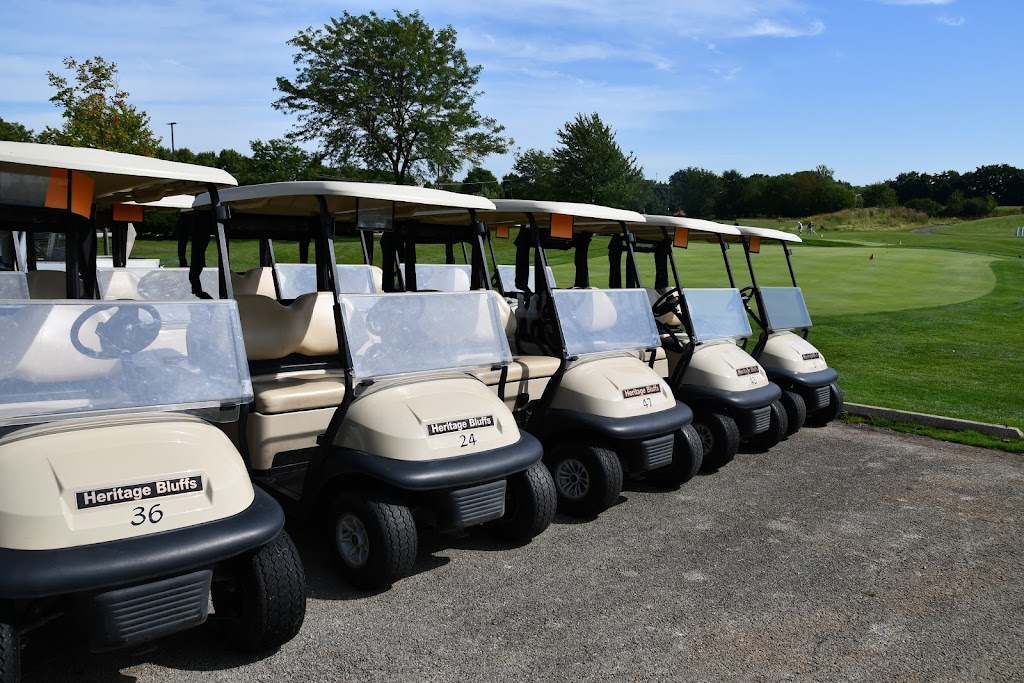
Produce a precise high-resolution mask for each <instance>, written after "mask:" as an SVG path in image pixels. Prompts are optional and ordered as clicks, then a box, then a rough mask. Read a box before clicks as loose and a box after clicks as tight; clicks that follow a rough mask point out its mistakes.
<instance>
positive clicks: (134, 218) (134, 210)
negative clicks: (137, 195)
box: [114, 204, 142, 223]
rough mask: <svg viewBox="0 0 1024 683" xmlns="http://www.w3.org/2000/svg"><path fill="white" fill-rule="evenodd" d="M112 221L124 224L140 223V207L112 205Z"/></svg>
mask: <svg viewBox="0 0 1024 683" xmlns="http://www.w3.org/2000/svg"><path fill="white" fill-rule="evenodd" d="M114 220H115V221H122V222H124V223H128V222H131V223H141V222H142V207H141V206H138V205H128V204H114Z"/></svg>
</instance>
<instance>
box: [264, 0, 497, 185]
mask: <svg viewBox="0 0 1024 683" xmlns="http://www.w3.org/2000/svg"><path fill="white" fill-rule="evenodd" d="M288 43H289V44H290V45H292V46H293V47H295V48H296V49H297V50H298V52H296V53H295V55H294V59H293V61H294V63H295V64H296V70H297V74H296V76H295V78H294V80H289V79H287V78H278V79H277V89H278V90H279V91H280V92H281V93H282V96H281V97H280V98H279V99H278V100H277V101H276V102H274V108H275V109H278V110H280V111H283V112H285V113H289V114H296V115H297V117H298V122H297V123H296V124H295V126H294V127H293V130H292V131H291V132H290V133H289V134H288V137H289V139H292V140H300V141H316V142H318V144H319V145H320V150H321V152H322V153H323V156H324V157H325V158H327V159H330V160H331V161H333V162H338V163H349V162H352V161H360V162H362V163H363V164H364V165H365V166H367V167H368V168H370V169H374V170H380V169H389V170H390V171H391V172H392V174H393V176H394V181H395V182H396V183H399V184H401V183H408V182H410V181H412V180H413V179H414V178H415V177H417V176H421V177H422V175H423V174H425V173H426V172H427V170H428V168H429V169H432V170H433V171H434V175H435V176H436V177H441V176H446V175H447V176H450V175H451V173H453V172H454V171H456V170H458V169H459V168H461V167H462V166H463V164H464V163H466V162H469V163H470V164H472V165H478V164H479V163H480V161H482V159H483V158H484V157H486V156H487V155H489V154H494V153H498V154H501V153H504V152H506V151H507V150H508V149H509V147H510V145H511V143H512V141H511V140H510V139H508V138H506V137H504V136H502V135H501V133H502V131H504V127H503V126H500V125H498V123H497V122H496V121H495V120H494V119H492V118H489V117H485V116H483V115H481V114H480V113H479V112H477V111H476V109H475V100H476V97H477V96H479V95H480V94H481V93H479V92H476V91H474V88H475V87H476V85H477V82H478V81H479V78H480V71H481V68H482V67H480V66H470V65H469V63H468V62H467V60H466V54H465V53H464V52H463V51H462V50H461V49H459V48H458V47H457V46H456V34H455V30H454V29H453V28H452V27H451V26H447V27H445V28H443V29H441V30H439V31H434V30H433V29H431V28H430V27H429V26H428V25H427V24H426V22H425V21H423V19H422V18H421V17H420V14H419V12H413V13H412V14H409V15H404V14H402V13H401V12H398V11H396V12H395V18H394V19H393V20H392V19H383V18H380V17H378V16H377V14H376V12H370V13H369V14H368V15H360V16H354V15H351V14H349V13H348V12H343V13H342V17H341V18H340V19H337V18H333V19H331V23H329V24H326V25H325V26H324V27H323V28H318V29H314V28H312V27H310V28H308V29H306V30H304V31H299V33H298V35H296V36H295V37H294V38H292V39H291V40H290V41H288Z"/></svg>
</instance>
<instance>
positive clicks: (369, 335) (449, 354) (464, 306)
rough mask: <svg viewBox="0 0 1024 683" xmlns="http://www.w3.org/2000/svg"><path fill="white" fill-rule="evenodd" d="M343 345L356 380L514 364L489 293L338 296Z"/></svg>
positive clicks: (493, 299) (501, 324) (497, 311)
mask: <svg viewBox="0 0 1024 683" xmlns="http://www.w3.org/2000/svg"><path fill="white" fill-rule="evenodd" d="M338 298H339V300H340V302H341V310H342V318H343V322H344V325H345V341H346V343H347V344H348V348H349V352H350V354H351V357H352V366H353V373H354V374H355V376H356V377H358V378H359V379H360V380H365V379H372V378H375V377H382V376H387V375H401V374H407V373H417V372H431V371H437V370H448V369H464V368H473V367H479V366H494V365H504V364H507V363H510V362H511V361H512V352H511V350H510V349H509V346H508V340H507V339H506V338H505V326H504V323H503V321H502V317H501V312H500V310H499V309H498V300H497V297H496V296H495V295H494V294H493V293H492V292H489V291H475V292H428V293H415V292H410V293H394V294H361V295H359V294H353V295H345V294H342V295H341V296H340V297H338Z"/></svg>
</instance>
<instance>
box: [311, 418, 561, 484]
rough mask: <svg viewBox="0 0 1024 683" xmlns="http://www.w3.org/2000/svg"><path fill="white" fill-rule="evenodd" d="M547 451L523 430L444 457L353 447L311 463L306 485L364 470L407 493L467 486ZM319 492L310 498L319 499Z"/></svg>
mask: <svg viewBox="0 0 1024 683" xmlns="http://www.w3.org/2000/svg"><path fill="white" fill-rule="evenodd" d="M543 455H544V450H543V448H542V447H541V445H540V442H539V441H537V439H535V438H534V437H532V436H531V435H529V434H527V433H526V432H523V431H520V433H519V441H517V442H515V443H513V444H509V445H508V446H502V447H501V448H492V449H490V450H486V451H482V452H480V453H473V454H472V455H462V456H457V457H454V458H443V459H440V460H426V461H410V460H394V459H392V458H385V457H382V456H379V455H372V454H370V453H366V452H364V451H357V450H355V449H351V448H337V447H335V448H329V449H324V450H323V451H322V455H320V456H319V457H317V458H316V459H315V460H314V461H313V462H311V463H310V467H309V470H308V472H307V474H306V484H305V488H306V490H309V491H315V492H316V494H319V492H320V489H322V487H323V486H324V485H325V484H326V483H327V482H329V481H330V480H332V479H333V478H334V477H336V476H338V475H344V474H359V475H363V476H365V477H367V478H369V479H373V480H376V481H379V482H382V483H384V484H387V485H388V486H392V487H394V488H397V489H401V490H404V491H435V490H441V489H453V488H461V487H465V486H472V485H474V484H482V483H485V482H489V481H494V480H496V479H503V478H505V477H508V476H509V475H512V474H515V473H516V472H522V471H523V470H526V469H529V468H530V467H531V466H532V465H533V464H534V463H537V462H540V460H541V458H542V457H543ZM317 497H318V495H314V496H312V497H311V498H310V500H314V499H316V498H317Z"/></svg>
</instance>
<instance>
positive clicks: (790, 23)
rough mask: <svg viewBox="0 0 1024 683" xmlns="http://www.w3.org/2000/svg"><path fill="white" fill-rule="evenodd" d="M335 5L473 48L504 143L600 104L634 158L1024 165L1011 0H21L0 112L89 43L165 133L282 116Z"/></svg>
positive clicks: (245, 139)
mask: <svg viewBox="0 0 1024 683" xmlns="http://www.w3.org/2000/svg"><path fill="white" fill-rule="evenodd" d="M343 10H347V11H348V12H350V13H353V14H361V13H365V12H369V11H370V10H375V11H377V12H378V14H380V15H382V16H393V14H392V11H393V10H398V11H401V12H403V13H409V12H412V11H414V10H419V11H420V13H421V15H422V16H423V18H424V19H425V20H426V21H427V22H428V24H430V25H431V26H432V27H433V28H435V29H438V28H441V27H442V26H445V25H451V26H452V27H453V28H454V29H455V30H456V31H457V33H458V43H459V46H460V47H461V48H462V49H463V50H464V51H465V53H466V56H467V58H468V60H469V62H470V64H479V65H481V66H482V67H483V71H482V73H481V77H480V83H479V90H481V91H482V92H483V94H482V95H481V96H480V97H479V98H478V100H477V108H478V110H479V111H480V112H481V113H483V114H485V115H487V116H491V117H494V118H495V119H497V120H498V122H499V123H501V124H502V125H504V126H505V128H506V134H507V135H509V136H511V137H512V138H514V139H515V148H514V150H513V153H510V154H507V155H501V156H497V155H495V156H491V157H488V158H487V159H486V160H485V162H484V164H483V165H484V167H485V168H487V169H489V170H491V171H492V172H494V173H495V175H497V176H498V177H499V178H500V177H501V176H502V175H503V174H505V173H507V172H509V171H510V170H511V168H512V164H513V163H514V151H515V149H518V150H520V151H525V150H527V149H540V150H544V151H550V150H551V149H552V148H553V147H555V146H556V144H557V136H556V131H558V129H560V128H561V127H562V126H563V125H565V123H567V122H568V121H571V120H572V119H573V118H575V116H576V115H577V114H578V113H583V114H590V113H593V112H596V113H597V114H599V115H600V117H601V119H602V120H603V121H604V122H605V123H606V124H608V125H610V126H611V127H612V128H613V130H614V131H615V133H616V140H617V142H618V143H619V145H620V146H621V147H622V148H623V150H624V151H625V152H627V153H629V152H632V153H633V154H634V155H635V156H636V159H637V162H638V164H639V165H640V166H642V167H643V169H644V174H645V176H646V177H648V178H652V179H656V180H660V181H663V182H664V181H667V179H668V177H669V176H670V175H671V174H672V173H674V172H675V171H677V170H679V169H683V168H686V167H689V166H697V167H700V168H705V169H708V170H711V171H714V172H716V173H721V172H723V171H726V170H729V169H735V170H737V171H739V172H740V173H742V174H744V175H751V174H754V173H765V174H779V173H794V172H797V171H801V170H809V169H813V168H815V167H817V166H818V165H821V164H824V165H826V166H828V167H830V168H832V169H833V170H834V172H835V177H836V178H837V179H839V180H844V181H847V182H850V183H852V184H854V185H866V184H870V183H874V182H880V181H884V180H887V179H891V178H895V176H896V175H897V174H899V173H902V172H906V171H919V172H926V173H938V172H942V171H946V170H956V171H960V172H965V171H971V170H974V169H975V168H977V167H978V166H982V165H987V164H1002V163H1005V164H1010V165H1012V166H1016V167H1024V145H1022V144H1021V142H1022V135H1021V130H1022V123H1021V122H1022V121H1024V81H1022V79H1021V78H1020V76H1021V67H1022V66H1024V51H1022V50H1021V48H1020V44H1019V39H1020V34H1021V31H1022V27H1024V1H1022V0H634V1H633V2H631V3H630V2H623V1H622V0H517V1H516V2H499V1H495V0H491V1H488V0H444V1H443V2H433V1H430V2H428V1H426V0H423V1H421V2H408V1H407V0H391V2H389V3H386V4H379V3H372V2H363V1H362V0H352V1H350V2H344V3H342V2H328V1H326V0H288V1H280V0H278V1H276V2H275V1H271V0H246V1H245V2H241V1H239V0H235V1H234V2H221V1H219V0H154V1H150V0H138V1H136V2H131V3H128V2H124V0H70V1H61V0H35V1H31V2H9V3H7V4H6V5H5V7H4V11H3V15H4V21H3V22H2V24H0V45H2V46H3V47H2V48H0V118H3V119H5V120H7V121H15V122H18V123H22V124H24V125H26V126H28V127H29V128H31V129H33V130H35V131H36V132H38V131H40V130H42V129H43V128H44V127H46V126H60V123H61V119H60V110H58V109H57V108H56V107H55V106H54V105H53V104H52V103H51V102H50V101H49V98H50V97H51V96H52V95H53V90H52V88H51V87H50V86H49V84H48V82H47V77H46V73H47V71H54V72H58V73H62V74H63V75H67V76H70V75H71V74H70V73H69V72H65V71H64V69H63V67H62V59H63V58H64V57H66V56H73V57H75V58H77V59H80V60H81V59H86V58H88V57H91V56H94V55H102V56H103V57H104V58H106V59H107V60H108V61H113V62H116V63H117V65H118V67H119V72H118V75H119V82H120V85H121V87H122V88H123V89H124V90H127V91H128V92H129V93H130V96H129V102H131V103H132V104H134V105H135V106H137V107H138V108H140V109H142V110H144V111H146V112H147V113H148V114H149V115H150V117H151V125H152V128H153V130H154V131H155V132H156V134H157V135H160V136H162V137H163V144H164V145H165V146H168V147H169V146H170V130H171V128H170V127H169V126H168V125H167V124H168V123H169V122H171V121H174V122H176V126H175V127H174V133H175V144H176V146H178V147H188V148H190V149H191V150H192V151H194V152H199V151H205V150H215V151H219V150H221V149H225V148H228V149H237V150H239V151H241V152H243V153H246V154H248V153H250V149H249V141H251V140H255V139H260V140H269V139H271V138H278V137H283V136H284V135H285V133H287V132H288V131H289V129H290V128H291V126H292V124H293V122H294V119H293V118H291V117H290V116H288V115H285V114H283V113H281V112H279V111H277V110H275V109H274V108H273V107H272V106H271V104H272V102H274V100H276V99H277V97H278V96H279V93H277V92H276V91H275V82H276V78H277V77H278V76H284V77H287V78H292V77H294V75H295V67H294V65H293V62H292V57H293V54H294V49H293V48H292V47H291V46H290V45H288V44H287V41H288V40H289V39H290V38H292V37H294V36H295V35H296V34H297V33H298V31H300V30H302V29H305V28H308V27H311V26H315V27H320V26H323V25H324V24H326V23H328V22H329V21H330V18H331V17H334V16H340V15H341V13H342V11H343Z"/></svg>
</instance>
